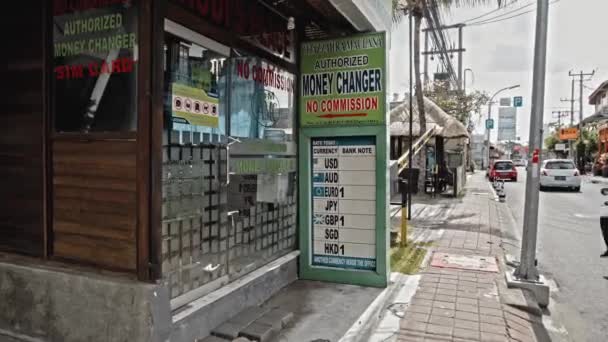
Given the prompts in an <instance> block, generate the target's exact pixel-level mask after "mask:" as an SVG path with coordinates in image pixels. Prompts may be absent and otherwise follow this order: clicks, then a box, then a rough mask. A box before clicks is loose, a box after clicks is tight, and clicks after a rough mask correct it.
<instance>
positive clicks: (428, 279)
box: [420, 275, 440, 283]
mask: <svg viewBox="0 0 608 342" xmlns="http://www.w3.org/2000/svg"><path fill="white" fill-rule="evenodd" d="M439 279H440V277H439V276H434V275H426V276H422V278H421V279H420V282H425V283H438V282H439Z"/></svg>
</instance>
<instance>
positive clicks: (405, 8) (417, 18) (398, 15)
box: [392, 0, 517, 189]
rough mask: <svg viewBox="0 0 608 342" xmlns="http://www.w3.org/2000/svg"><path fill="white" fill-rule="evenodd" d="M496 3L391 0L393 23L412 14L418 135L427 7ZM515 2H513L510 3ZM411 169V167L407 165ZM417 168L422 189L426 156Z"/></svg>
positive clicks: (422, 125)
mask: <svg viewBox="0 0 608 342" xmlns="http://www.w3.org/2000/svg"><path fill="white" fill-rule="evenodd" d="M494 1H497V2H498V7H502V6H503V5H504V2H505V1H504V0H392V3H393V22H394V23H400V22H401V21H402V19H403V18H404V17H405V15H406V14H410V13H411V14H412V17H413V18H414V41H413V45H414V46H413V50H414V51H413V53H414V81H415V83H416V84H415V92H414V93H415V95H416V105H417V107H418V121H419V124H420V135H421V136H422V134H424V133H425V132H426V112H425V109H424V94H423V88H422V79H421V76H420V75H421V74H420V26H421V24H422V19H424V18H427V13H428V12H427V8H428V7H427V5H431V6H435V5H436V6H439V7H441V8H442V9H447V10H449V9H450V8H451V7H453V6H456V7H459V6H470V7H473V6H479V5H487V4H490V3H493V2H494ZM514 1H517V0H513V1H512V2H514ZM409 167H412V165H409ZM418 167H419V170H420V176H419V181H418V186H419V187H420V188H421V189H424V181H425V172H424V170H426V154H425V153H419V154H418Z"/></svg>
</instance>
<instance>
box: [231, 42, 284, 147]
mask: <svg viewBox="0 0 608 342" xmlns="http://www.w3.org/2000/svg"><path fill="white" fill-rule="evenodd" d="M235 54H236V55H237V56H238V55H239V53H238V52H235ZM230 68H231V84H230V91H231V96H230V134H231V135H232V136H236V137H240V138H252V139H269V140H272V141H276V142H287V141H293V140H294V113H295V111H294V110H295V108H294V103H295V97H294V82H295V81H294V80H295V77H294V75H293V74H291V73H289V72H287V71H285V70H283V69H281V68H279V67H277V66H275V65H273V64H271V63H268V62H266V61H265V60H263V59H262V58H259V57H253V56H242V57H234V58H232V63H231V66H230Z"/></svg>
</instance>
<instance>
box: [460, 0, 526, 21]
mask: <svg viewBox="0 0 608 342" xmlns="http://www.w3.org/2000/svg"><path fill="white" fill-rule="evenodd" d="M517 1H518V0H513V1H511V2H509V3H508V4H506V5H504V6H502V7H499V8H497V9H494V10H491V11H489V12H486V13H484V14H482V15H480V16H477V17H474V18H469V19H467V20H464V21H463V23H468V22H469V21H473V20H477V19H481V18H483V17H487V16H488V15H490V14H492V13H496V12H498V11H500V10H503V9H505V8H507V7H509V6H511V5H513V4H515V3H516V2H517Z"/></svg>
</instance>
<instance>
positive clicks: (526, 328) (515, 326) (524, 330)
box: [507, 322, 534, 335]
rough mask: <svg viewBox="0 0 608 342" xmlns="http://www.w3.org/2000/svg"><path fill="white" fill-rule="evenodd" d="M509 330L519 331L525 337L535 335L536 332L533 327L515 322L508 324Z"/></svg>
mask: <svg viewBox="0 0 608 342" xmlns="http://www.w3.org/2000/svg"><path fill="white" fill-rule="evenodd" d="M507 328H509V329H514V330H517V331H519V332H520V333H522V334H524V335H533V334H534V330H533V328H532V327H531V326H529V325H528V326H522V325H520V324H517V323H513V322H507Z"/></svg>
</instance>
